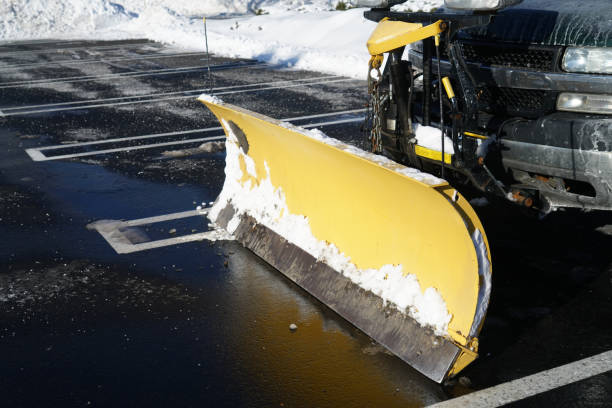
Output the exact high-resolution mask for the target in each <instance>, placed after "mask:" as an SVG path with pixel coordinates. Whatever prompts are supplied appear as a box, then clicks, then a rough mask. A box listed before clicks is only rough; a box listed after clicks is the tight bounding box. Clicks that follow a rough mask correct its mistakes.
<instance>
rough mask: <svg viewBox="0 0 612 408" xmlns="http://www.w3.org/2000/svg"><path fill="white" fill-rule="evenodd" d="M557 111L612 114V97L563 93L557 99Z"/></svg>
mask: <svg viewBox="0 0 612 408" xmlns="http://www.w3.org/2000/svg"><path fill="white" fill-rule="evenodd" d="M557 110H560V111H568V112H584V113H600V114H606V113H607V114H612V95H597V94H584V93H573V92H562V93H561V94H559V97H558V98H557Z"/></svg>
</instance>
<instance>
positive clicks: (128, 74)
mask: <svg viewBox="0 0 612 408" xmlns="http://www.w3.org/2000/svg"><path fill="white" fill-rule="evenodd" d="M254 65H266V64H264V63H262V62H257V61H253V62H252V63H227V64H217V65H211V66H210V70H211V71H219V70H222V69H230V68H250V67H252V66H254ZM208 69H209V67H206V66H202V65H199V66H192V67H180V68H164V69H153V70H149V71H135V72H121V73H117V74H106V75H97V76H96V75H85V76H75V77H65V78H54V79H40V80H33V81H14V82H0V89H4V88H19V87H36V86H38V85H47V84H58V83H62V84H63V83H78V82H89V81H100V80H113V79H116V78H140V77H145V76H162V75H173V74H185V73H191V72H200V71H207V70H208Z"/></svg>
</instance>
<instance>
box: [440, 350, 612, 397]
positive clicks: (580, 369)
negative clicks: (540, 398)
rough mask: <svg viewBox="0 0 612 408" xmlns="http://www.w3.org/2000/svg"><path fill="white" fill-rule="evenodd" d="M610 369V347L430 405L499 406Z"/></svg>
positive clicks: (611, 367)
mask: <svg viewBox="0 0 612 408" xmlns="http://www.w3.org/2000/svg"><path fill="white" fill-rule="evenodd" d="M608 371H612V350H610V351H606V352H604V353H601V354H598V355H595V356H592V357H588V358H585V359H582V360H578V361H574V362H573V363H569V364H565V365H562V366H560V367H556V368H552V369H550V370H546V371H542V372H539V373H537V374H533V375H530V376H527V377H523V378H519V379H517V380H514V381H510V382H507V383H504V384H500V385H496V386H494V387H491V388H487V389H484V390H481V391H476V392H473V393H471V394H467V395H464V396H461V397H458V398H453V399H451V400H448V401H443V402H439V403H437V404H434V405H431V407H435V408H455V407H476V408H478V407H499V406H502V405H505V404H509V403H511V402H515V401H519V400H522V399H525V398H528V397H531V396H534V395H537V394H541V393H543V392H547V391H551V390H554V389H556V388H559V387H563V386H565V385H569V384H573V383H576V382H578V381H582V380H586V379H587V378H590V377H593V376H596V375H599V374H603V373H606V372H608Z"/></svg>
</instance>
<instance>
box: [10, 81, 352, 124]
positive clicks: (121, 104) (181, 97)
mask: <svg viewBox="0 0 612 408" xmlns="http://www.w3.org/2000/svg"><path fill="white" fill-rule="evenodd" d="M345 81H354V79H352V78H340V79H331V80H323V81H317V82H302V83H293V84H291V85H279V86H266V87H261V88H255V89H240V90H234V91H224V92H213V95H215V96H219V95H229V94H235V93H247V92H261V91H268V90H272V89H287V88H295V87H299V86H310V85H321V84H331V83H336V82H345ZM286 82H289V81H286ZM296 82H297V80H296ZM248 86H250V85H248ZM207 90H208V89H206V88H205V89H201V90H199V91H195V90H190V91H183V93H186V92H206V91H207ZM172 93H174V94H176V92H172ZM146 96H149V95H144V97H146ZM193 96H194V95H184V96H173V97H167V98H154V99H143V100H131V101H126V102H114V103H101V104H93V105H80V106H67V107H63V108H52V109H37V110H30V111H21V112H19V111H17V112H7V111H8V110H16V108H14V107H11V108H3V110H4V112H5V116H22V115H32V114H35V113H50V112H61V111H73V110H82V109H93V108H102V107H106V106H113V107H116V106H124V105H137V104H141V103H154V102H163V101H173V100H180V99H190V98H193ZM141 97H142V96H141ZM128 98H135V97H128ZM123 99H127V98H123ZM84 102H91V101H84ZM79 103H81V102H79Z"/></svg>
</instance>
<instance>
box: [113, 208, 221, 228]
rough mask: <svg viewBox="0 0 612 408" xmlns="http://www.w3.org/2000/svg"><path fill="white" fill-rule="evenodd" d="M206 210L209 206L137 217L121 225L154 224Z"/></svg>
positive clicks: (187, 216) (194, 214) (205, 212)
mask: <svg viewBox="0 0 612 408" xmlns="http://www.w3.org/2000/svg"><path fill="white" fill-rule="evenodd" d="M208 210H209V208H203V209H201V210H188V211H181V212H177V213H172V214H164V215H156V216H154V217H146V218H138V219H136V220H131V221H123V225H126V226H129V227H136V226H138V225H147V224H155V223H157V222H163V221H172V220H178V219H181V218H189V217H195V216H196V215H204V214H208Z"/></svg>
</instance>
